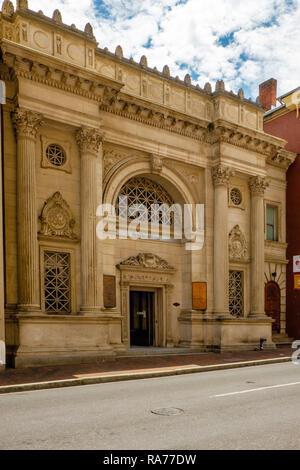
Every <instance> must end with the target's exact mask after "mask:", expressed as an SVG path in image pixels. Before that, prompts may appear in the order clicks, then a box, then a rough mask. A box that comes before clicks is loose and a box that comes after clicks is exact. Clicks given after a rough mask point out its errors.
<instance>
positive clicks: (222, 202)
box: [212, 164, 231, 316]
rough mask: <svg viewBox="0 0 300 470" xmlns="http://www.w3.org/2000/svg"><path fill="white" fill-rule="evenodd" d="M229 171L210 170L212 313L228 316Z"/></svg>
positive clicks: (217, 167) (226, 169)
mask: <svg viewBox="0 0 300 470" xmlns="http://www.w3.org/2000/svg"><path fill="white" fill-rule="evenodd" d="M230 175H231V171H230V169H229V168H228V167H226V166H224V165H222V164H219V165H217V166H215V167H213V169H212V178H213V182H214V187H215V191H214V313H215V314H216V315H220V316H229V302H228V283H229V253H228V184H229V178H230Z"/></svg>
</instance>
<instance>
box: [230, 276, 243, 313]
mask: <svg viewBox="0 0 300 470" xmlns="http://www.w3.org/2000/svg"><path fill="white" fill-rule="evenodd" d="M243 311H244V282H243V272H242V271H229V312H230V314H231V315H233V316H234V317H242V316H243Z"/></svg>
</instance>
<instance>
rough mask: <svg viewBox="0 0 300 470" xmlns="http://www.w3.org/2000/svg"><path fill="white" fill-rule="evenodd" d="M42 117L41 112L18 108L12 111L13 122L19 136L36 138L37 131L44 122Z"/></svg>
mask: <svg viewBox="0 0 300 470" xmlns="http://www.w3.org/2000/svg"><path fill="white" fill-rule="evenodd" d="M42 118H43V116H42V114H40V113H35V112H33V111H28V110H26V109H22V108H17V109H16V110H15V111H14V112H13V113H12V122H13V125H14V127H15V129H16V132H17V136H18V137H26V138H28V139H33V140H35V139H36V135H37V131H38V129H39V127H40V126H41V125H42V124H43V121H42Z"/></svg>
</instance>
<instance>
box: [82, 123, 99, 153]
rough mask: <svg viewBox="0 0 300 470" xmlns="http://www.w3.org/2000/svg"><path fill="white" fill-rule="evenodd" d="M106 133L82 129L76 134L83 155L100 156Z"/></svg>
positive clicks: (90, 128)
mask: <svg viewBox="0 0 300 470" xmlns="http://www.w3.org/2000/svg"><path fill="white" fill-rule="evenodd" d="M103 139H104V133H103V132H102V131H101V130H100V129H95V128H92V127H81V128H80V129H79V130H78V131H77V132H76V141H77V144H78V146H79V148H80V150H81V153H93V154H95V155H97V154H98V152H99V150H100V148H101V145H102V143H103Z"/></svg>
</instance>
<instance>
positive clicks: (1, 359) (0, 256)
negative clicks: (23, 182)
mask: <svg viewBox="0 0 300 470" xmlns="http://www.w3.org/2000/svg"><path fill="white" fill-rule="evenodd" d="M1 108H2V106H1V104H0V111H1ZM1 114H2V113H1ZM1 114H0V142H2V138H3V135H2V122H1V121H2V116H1ZM1 147H2V146H1ZM1 147H0V194H1V195H2V194H3V186H2V176H3V175H2V164H3V155H2V149H1ZM3 229H4V221H3V210H2V204H0V371H1V370H4V369H5V363H6V358H5V356H6V354H5V306H4V304H5V293H4V246H3V244H4V240H3V238H4V237H3Z"/></svg>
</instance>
